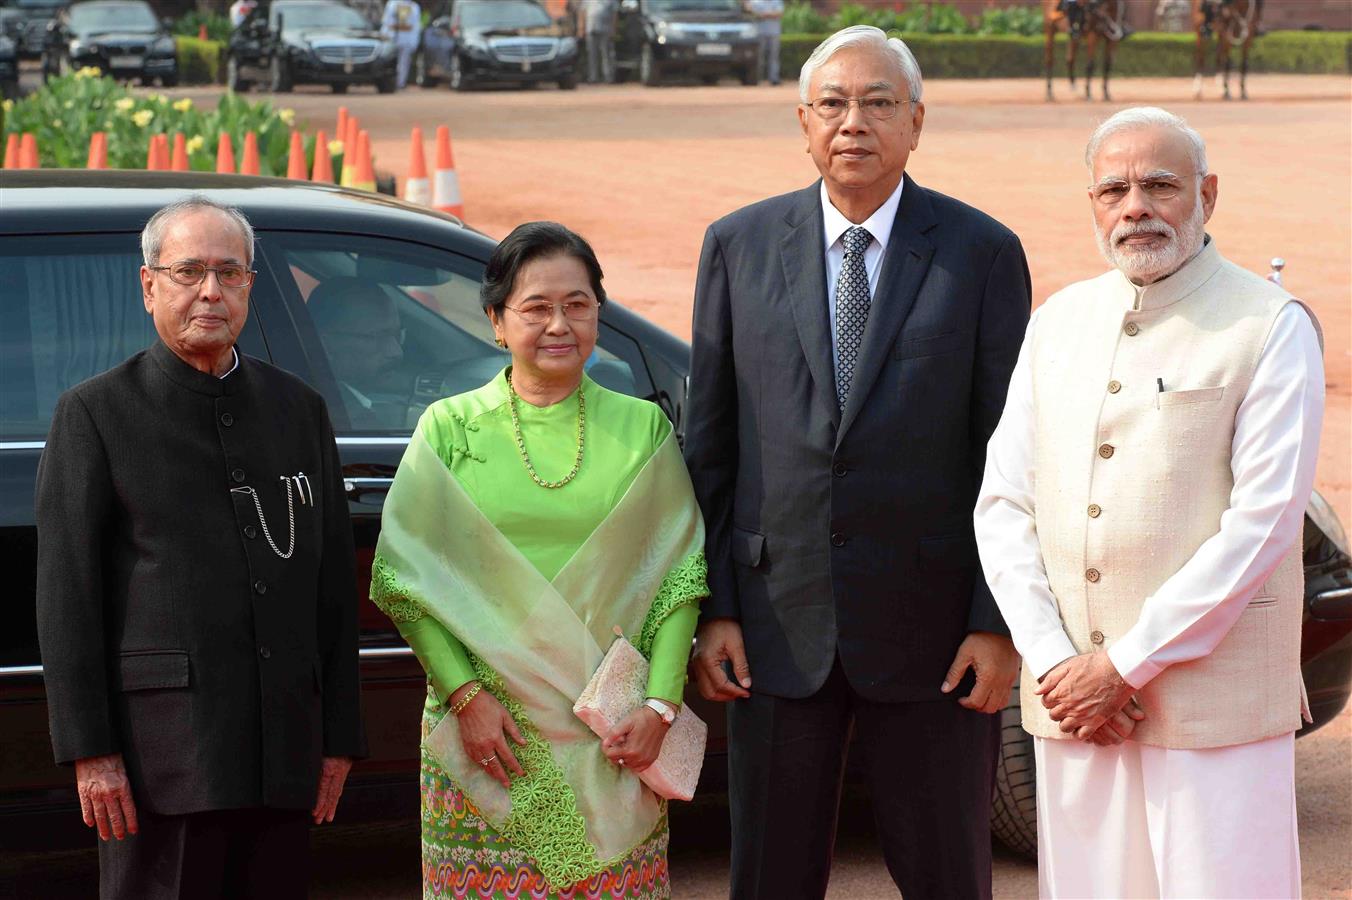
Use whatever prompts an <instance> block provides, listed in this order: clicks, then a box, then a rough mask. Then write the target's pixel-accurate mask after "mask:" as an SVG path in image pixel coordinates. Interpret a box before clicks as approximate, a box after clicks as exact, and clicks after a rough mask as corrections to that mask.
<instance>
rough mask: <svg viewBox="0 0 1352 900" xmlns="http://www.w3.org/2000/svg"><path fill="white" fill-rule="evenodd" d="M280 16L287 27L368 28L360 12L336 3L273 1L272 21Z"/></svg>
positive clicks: (367, 23) (368, 25) (369, 25)
mask: <svg viewBox="0 0 1352 900" xmlns="http://www.w3.org/2000/svg"><path fill="white" fill-rule="evenodd" d="M278 16H281V17H282V21H283V23H284V24H285V25H286V27H287V28H370V27H371V23H369V22H367V21H366V19H365V18H363V17H362V14H361V13H359V12H357V11H356V10H355V9H352V8H351V7H348V6H339V5H338V4H336V3H274V4H273V5H272V23H273V24H274V25H276V24H277V17H278Z"/></svg>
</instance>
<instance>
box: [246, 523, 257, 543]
mask: <svg viewBox="0 0 1352 900" xmlns="http://www.w3.org/2000/svg"><path fill="white" fill-rule="evenodd" d="M244 536H245V537H246V538H248V539H249V540H253V539H254V538H256V537H258V529H257V528H255V527H253V526H252V525H245V526H244Z"/></svg>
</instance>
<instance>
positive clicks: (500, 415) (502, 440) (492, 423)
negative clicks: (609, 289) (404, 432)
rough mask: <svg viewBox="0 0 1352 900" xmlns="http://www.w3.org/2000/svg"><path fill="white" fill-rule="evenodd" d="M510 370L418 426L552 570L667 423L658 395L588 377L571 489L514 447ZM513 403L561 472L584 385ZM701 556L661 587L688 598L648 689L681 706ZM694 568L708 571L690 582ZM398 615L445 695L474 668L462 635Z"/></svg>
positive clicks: (665, 623)
mask: <svg viewBox="0 0 1352 900" xmlns="http://www.w3.org/2000/svg"><path fill="white" fill-rule="evenodd" d="M506 373H507V370H505V369H504V370H503V371H502V372H500V373H499V374H498V375H497V377H496V378H494V379H493V380H492V381H491V382H489V383H488V384H486V385H484V386H483V387H482V388H479V389H478V390H475V391H470V392H468V393H466V394H460V395H458V396H455V397H451V398H448V399H446V400H441V401H438V402H437V403H435V404H433V405H432V406H430V407H429V408H428V409H427V412H426V413H424V414H423V417H422V420H421V422H420V423H419V425H418V427H419V429H420V430H421V431H422V433H423V436H424V437H425V438H426V439H427V441H428V443H429V444H430V445H431V447H432V448H433V449H434V450H435V451H436V453H437V455H438V456H439V457H441V460H442V462H444V463H445V464H446V466H447V468H449V469H450V470H451V473H452V474H453V475H454V476H455V478H456V480H457V481H459V482H460V484H461V486H462V487H463V488H464V489H465V492H466V493H468V494H469V496H470V497H471V499H473V501H474V503H475V505H477V506H478V507H479V509H480V510H481V511H482V512H483V514H484V516H485V517H486V518H487V519H488V520H489V521H490V522H492V523H493V524H494V526H496V527H497V529H498V530H499V531H501V532H502V534H503V535H504V536H505V537H506V538H507V540H508V541H510V542H511V543H512V544H513V545H514V546H515V547H516V548H517V549H518V550H520V551H521V554H522V555H523V556H524V557H525V558H526V559H527V560H528V561H529V562H530V563H531V564H532V565H534V566H535V567H536V568H537V569H538V570H539V571H540V573H541V574H542V575H544V576H545V578H548V579H550V580H553V578H554V576H555V575H557V574H558V572H559V570H560V569H562V568H563V566H564V564H565V563H567V562H568V560H569V559H571V558H572V556H573V554H574V553H576V552H577V550H578V548H579V547H581V546H582V544H583V543H584V542H585V541H586V540H587V538H588V537H590V535H591V533H592V532H593V531H594V530H595V529H596V527H597V526H598V525H599V524H600V523H601V522H602V521H603V520H604V519H605V518H606V516H607V515H609V514H610V511H611V510H612V509H614V507H615V505H616V504H617V503H618V502H619V501H620V498H621V497H623V496H624V493H625V491H627V490H628V489H629V486H630V484H632V483H633V481H634V478H635V477H636V476H637V475H638V473H639V471H640V469H642V467H643V465H644V464H645V463H646V462H647V461H648V459H649V458H650V457H651V456H652V454H653V452H654V451H655V450H656V449H657V447H658V446H659V445H660V444H661V443H662V441H663V440H665V439H666V436H667V434H668V432H670V430H671V424H670V422H668V421H667V418H666V416H665V415H664V414H663V413H662V411H661V410H660V409H659V408H658V407H657V406H655V405H654V404H652V403H649V402H647V401H646V400H637V399H635V398H633V397H628V396H626V395H624V394H618V393H615V392H613V391H609V390H607V389H605V388H603V387H601V386H600V385H598V384H596V382H594V381H592V380H591V379H590V378H588V377H586V376H585V375H584V376H583V378H582V384H581V386H580V387H579V390H580V391H582V393H583V398H584V400H585V402H586V437H585V448H584V454H583V458H582V466H581V468H580V469H579V470H578V474H577V476H576V477H575V478H574V479H573V480H572V481H571V482H569V483H568V484H566V485H564V486H563V487H561V488H555V489H548V488H542V487H540V486H539V485H537V484H536V483H535V482H534V481H533V480H532V479H531V477H530V474H529V473H528V472H527V471H526V466H525V464H524V463H523V462H522V460H521V455H520V453H519V452H518V450H517V446H516V438H515V435H514V431H513V428H512V418H511V410H510V407H509V395H508V387H507V379H506ZM516 406H517V415H518V418H519V420H520V423H521V433H522V437H523V438H524V440H525V444H526V452H527V453H528V454H529V455H530V458H531V462H532V464H534V466H535V471H536V473H537V474H538V475H539V476H540V478H541V479H542V480H545V481H555V480H558V479H561V478H563V477H564V476H565V475H567V474H568V472H569V471H570V470H571V469H572V467H573V463H574V461H575V460H576V456H577V421H578V400H577V391H574V392H573V393H572V394H570V395H568V396H567V397H566V398H564V399H563V400H562V401H560V402H558V403H555V404H553V405H551V406H546V407H537V406H532V405H531V404H529V403H527V402H526V401H525V400H522V399H520V398H519V397H518V399H517V403H516ZM688 562H689V561H688ZM697 562H698V565H697V566H696V565H691V566H683V567H682V569H684V568H690V569H692V571H682V570H681V569H678V570H675V571H673V572H671V573H669V574H668V576H667V581H665V582H664V583H663V586H662V590H660V591H659V593H658V597H659V599H660V598H661V597H662V594H663V593H664V592H667V589H668V587H669V586H671V587H672V588H673V590H678V591H679V592H680V594H679V596H680V597H682V598H683V599H684V598H689V599H687V600H684V602H680V605H678V606H676V607H675V608H674V609H672V610H671V611H670V612H669V614H667V616H666V617H665V618H664V619H663V620H662V621H661V624H660V625H659V626H658V628H657V631H656V634H655V635H654V637H653V643H652V653H651V660H650V662H651V668H650V669H649V673H648V696H650V697H657V698H660V699H662V700H666V701H668V702H670V703H674V704H677V705H679V704H680V703H681V696H682V694H683V693H684V687H685V670H686V663H687V661H688V659H689V656H690V643H691V639H692V638H693V637H694V633H695V625H696V623H697V621H698V619H699V608H698V605H697V601H698V599H699V598H700V597H702V596H705V595H707V593H708V588H707V586H706V585H705V584H704V576H703V561H702V560H699V561H697ZM692 576H696V577H698V578H699V580H700V584H699V585H698V590H696V591H694V592H692V591H691V588H690V578H691V577H692ZM701 591H702V593H701ZM396 625H397V627H398V628H399V633H400V634H401V635H403V637H404V640H405V641H407V642H408V645H409V646H410V647H411V648H412V649H413V651H414V653H415V655H416V656H417V657H418V659H419V661H420V662H421V663H422V664H423V668H425V669H426V670H427V673H428V676H429V677H430V680H431V683H432V688H433V691H434V693H435V694H436V697H437V700H438V701H440V702H443V703H444V702H445V701H446V699H447V698H448V697H450V696H451V694H452V693H454V692H455V690H456V689H457V688H459V687H460V686H461V685H463V684H465V683H466V682H468V681H472V680H473V679H474V678H475V677H477V676H476V675H475V673H474V668H473V666H472V665H471V663H470V660H469V656H468V654H467V652H466V650H465V647H464V645H463V644H461V643H460V641H459V640H457V639H456V637H455V635H453V634H451V633H450V632H449V631H448V630H447V629H446V628H445V626H443V625H442V624H441V623H440V622H438V621H437V620H436V619H434V618H433V617H431V616H420V617H417V618H412V619H411V620H409V619H408V618H407V617H400V618H398V619H396ZM489 662H490V664H491V660H490V661H489Z"/></svg>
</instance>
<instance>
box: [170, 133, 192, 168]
mask: <svg viewBox="0 0 1352 900" xmlns="http://www.w3.org/2000/svg"><path fill="white" fill-rule="evenodd" d="M169 168H170V169H172V170H174V171H175V172H186V171H188V170H189V169H190V168H192V167H191V166H190V165H188V141H187V139H186V138H184V137H183V132H181V131H176V132H174V155H173V157H172V158H171V159H170V160H169Z"/></svg>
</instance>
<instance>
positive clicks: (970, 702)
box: [939, 631, 1019, 713]
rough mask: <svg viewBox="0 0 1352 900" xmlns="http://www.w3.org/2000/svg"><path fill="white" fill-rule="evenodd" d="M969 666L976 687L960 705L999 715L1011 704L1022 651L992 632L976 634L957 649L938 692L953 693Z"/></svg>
mask: <svg viewBox="0 0 1352 900" xmlns="http://www.w3.org/2000/svg"><path fill="white" fill-rule="evenodd" d="M969 667H970V668H971V669H972V670H973V671H974V672H976V686H975V687H973V688H972V692H971V693H970V694H968V695H967V696H966V697H960V698H959V699H958V704H959V705H960V706H964V707H966V708H967V709H974V710H976V711H977V712H983V713H997V712H999V711H1000V710H1002V709H1004V708H1005V707H1006V706H1008V705H1009V691H1010V689H1011V688H1012V687H1014V680H1015V679H1016V678H1018V677H1019V652H1018V651H1017V650H1015V649H1014V642H1013V641H1011V640H1010V639H1009V638H1007V637H1005V636H1004V635H999V634H992V633H991V632H989V631H973V632H972V633H971V634H969V635H967V637H966V638H964V639H963V642H962V644H961V645H960V646H959V647H958V653H957V655H956V656H954V657H953V664H952V665H951V666H949V667H948V674H947V675H945V676H944V683H943V685H942V686H941V687H940V688H939V690H941V691H943V692H944V693H945V694H947V693H948V692H950V691H952V690H953V689H954V688H955V687H957V686H958V682H959V681H962V676H963V675H965V674H966V672H967V669H968V668H969Z"/></svg>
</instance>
